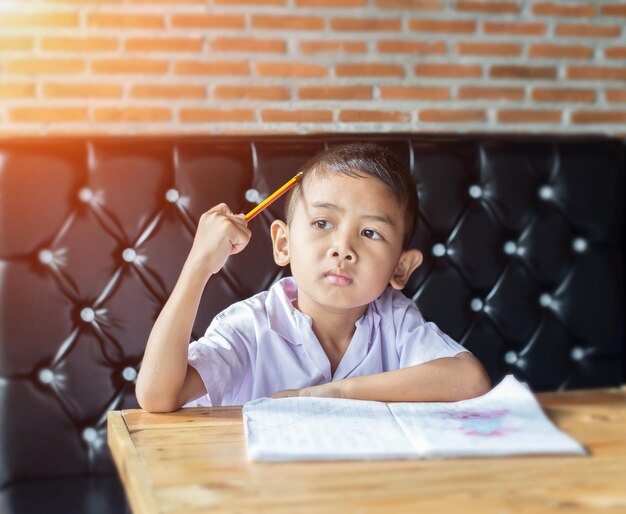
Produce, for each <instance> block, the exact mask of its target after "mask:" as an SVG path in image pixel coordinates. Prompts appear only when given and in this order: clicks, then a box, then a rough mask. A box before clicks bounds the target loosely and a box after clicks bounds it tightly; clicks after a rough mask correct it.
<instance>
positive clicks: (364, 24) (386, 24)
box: [330, 18, 402, 32]
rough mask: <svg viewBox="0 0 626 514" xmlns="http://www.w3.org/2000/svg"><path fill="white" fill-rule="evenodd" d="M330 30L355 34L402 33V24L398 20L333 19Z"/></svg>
mask: <svg viewBox="0 0 626 514" xmlns="http://www.w3.org/2000/svg"><path fill="white" fill-rule="evenodd" d="M330 28H331V29H332V30H336V31H353V32H354V31H361V32H400V30H401V29H402V22H401V20H400V19H397V18H392V19H380V18H332V19H331V20H330Z"/></svg>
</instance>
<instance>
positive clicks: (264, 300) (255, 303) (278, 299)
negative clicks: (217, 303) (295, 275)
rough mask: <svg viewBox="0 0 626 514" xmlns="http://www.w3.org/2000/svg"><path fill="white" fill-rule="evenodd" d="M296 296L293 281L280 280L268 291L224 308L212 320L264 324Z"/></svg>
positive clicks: (290, 279)
mask: <svg viewBox="0 0 626 514" xmlns="http://www.w3.org/2000/svg"><path fill="white" fill-rule="evenodd" d="M296 295H297V293H296V287H295V282H294V281H293V279H292V278H291V277H286V278H282V279H281V280H279V281H277V282H275V283H274V284H272V285H271V286H270V288H269V289H267V290H265V291H261V292H260V293H257V294H255V295H253V296H250V297H249V298H245V299H244V300H240V301H238V302H235V303H233V304H231V305H230V306H228V307H226V309H224V310H223V311H222V312H220V313H219V314H218V315H217V316H215V318H213V320H214V321H215V322H224V321H228V322H229V324H231V323H234V322H239V323H244V324H245V323H250V322H253V323H254V324H259V323H263V324H264V323H267V320H268V317H270V316H272V315H273V313H274V311H281V310H283V309H284V308H285V305H286V304H289V303H291V301H293V299H295V297H296Z"/></svg>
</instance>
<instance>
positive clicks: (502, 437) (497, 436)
mask: <svg viewBox="0 0 626 514" xmlns="http://www.w3.org/2000/svg"><path fill="white" fill-rule="evenodd" d="M243 418H244V428H245V434H246V444H247V448H248V457H249V458H250V459H252V460H264V461H275V460H354V459H401V458H404V459H411V458H434V457H437V458H442V457H462V456H498V455H518V454H537V453H541V454H550V453H566V454H578V455H580V454H584V453H585V450H584V448H583V447H582V446H581V445H580V444H579V443H577V442H576V441H575V440H573V439H572V438H570V437H569V436H568V435H566V434H564V433H563V432H561V431H560V430H559V429H558V428H556V426H554V424H553V423H552V422H551V421H550V420H549V419H548V418H547V417H546V416H545V414H544V413H543V411H542V409H541V407H540V406H539V404H538V403H537V400H536V399H535V398H534V396H533V394H532V393H531V392H530V391H529V390H528V389H527V388H526V387H525V386H524V385H522V384H521V383H520V382H518V381H517V380H516V379H515V378H514V377H513V376H511V375H509V376H507V377H506V378H505V379H504V380H503V381H502V382H501V383H500V384H499V385H498V386H497V387H495V388H493V389H492V390H491V391H490V392H488V393H487V394H485V395H484V396H481V397H479V398H473V399H471V400H464V401H460V402H450V403H438V402H433V403H390V404H386V403H382V402H369V401H360V400H347V399H339V398H281V399H271V398H260V399H258V400H253V401H251V402H248V403H246V405H244V408H243Z"/></svg>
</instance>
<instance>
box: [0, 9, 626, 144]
mask: <svg viewBox="0 0 626 514" xmlns="http://www.w3.org/2000/svg"><path fill="white" fill-rule="evenodd" d="M478 130H479V131H504V132H517V131H523V132H600V133H608V134H617V135H623V134H625V133H626V2H624V1H622V2H620V1H616V0H596V1H576V2H574V1H569V2H550V1H548V2H546V1H530V0H529V1H522V0H517V1H514V0H508V1H480V0H100V1H97V0H91V1H89V0H0V133H1V134H2V135H13V134H16V133H17V134H42V135H49V134H60V133H62V134H65V133H122V134H139V133H183V132H184V133H242V132H244V133H245V132H284V133H292V132H298V133H306V132H327V131H331V132H334V131H344V132H345V131H428V132H435V131H446V132H450V131H452V132H466V131H478Z"/></svg>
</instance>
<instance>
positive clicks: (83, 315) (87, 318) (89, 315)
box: [80, 307, 96, 323]
mask: <svg viewBox="0 0 626 514" xmlns="http://www.w3.org/2000/svg"><path fill="white" fill-rule="evenodd" d="M80 319H82V320H83V321H84V322H85V323H91V322H92V321H93V320H94V319H96V313H95V312H94V310H93V309H92V308H91V307H84V308H83V309H81V311H80Z"/></svg>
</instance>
